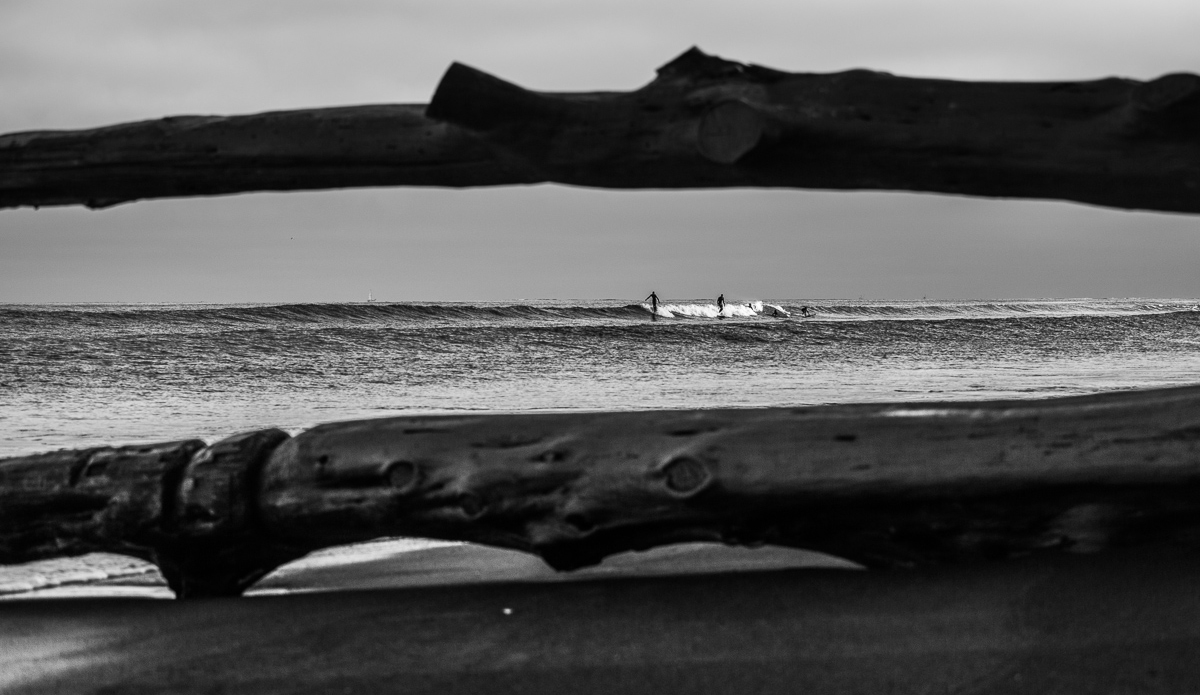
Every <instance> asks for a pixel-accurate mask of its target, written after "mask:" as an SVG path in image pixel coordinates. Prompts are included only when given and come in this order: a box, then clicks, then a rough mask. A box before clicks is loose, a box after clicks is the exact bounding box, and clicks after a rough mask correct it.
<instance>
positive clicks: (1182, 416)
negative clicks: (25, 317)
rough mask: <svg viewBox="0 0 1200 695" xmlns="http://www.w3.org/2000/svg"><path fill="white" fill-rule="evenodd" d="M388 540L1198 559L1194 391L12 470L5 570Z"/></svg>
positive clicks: (160, 452)
mask: <svg viewBox="0 0 1200 695" xmlns="http://www.w3.org/2000/svg"><path fill="white" fill-rule="evenodd" d="M383 536H419V537H428V538H439V539H448V540H462V541H472V542H477V543H484V544H489V545H494V546H502V547H507V548H515V549H518V550H523V551H527V552H531V553H535V554H537V555H539V556H540V557H542V558H543V559H544V560H545V561H546V562H547V563H549V564H550V565H551V566H553V567H555V568H558V569H561V570H569V569H573V568H577V567H582V566H586V565H589V564H594V563H597V562H600V561H601V560H602V559H603V558H604V557H606V556H608V555H612V554H614V553H618V552H622V551H626V550H637V549H645V548H650V547H653V546H657V545H663V544H669V543H675V542H681V541H696V540H710V541H721V542H725V543H731V544H750V545H753V544H760V543H775V544H782V545H790V546H796V547H803V548H808V549H813V550H819V551H824V552H828V553H831V554H834V555H838V556H841V557H844V558H848V559H850V560H854V561H856V562H859V563H861V564H864V565H866V566H868V567H888V566H911V565H918V564H929V563H944V562H960V561H970V560H983V559H999V558H1006V557H1012V556H1016V555H1024V554H1028V553H1033V552H1042V551H1050V550H1071V551H1096V550H1100V549H1103V548H1105V547H1106V546H1110V545H1121V546H1125V545H1137V544H1148V543H1160V542H1173V543H1180V544H1187V545H1190V546H1195V545H1196V544H1198V543H1200V387H1185V388H1178V389H1164V390H1153V391H1131V392H1118V393H1110V394H1101V395H1095V396H1085V397H1074V398H1063V399H1053V400H1042V401H997V402H975V403H972V402H965V403H964V402H957V403H903V404H869V405H842V406H821V407H804V408H773V409H748V410H700V411H654V412H626V413H563V414H537V415H530V414H516V415H478V416H422V417H400V418H386V419H378V420H364V421H356V422H341V423H333V424H327V425H322V426H319V427H316V428H313V429H311V430H309V431H307V432H304V433H302V434H300V435H298V436H296V437H288V435H287V434H285V433H283V432H280V431H278V430H262V431H258V432H251V433H247V434H242V435H238V436H236V437H232V438H229V439H226V440H223V441H220V442H217V443H215V444H212V445H209V446H205V445H204V443H203V442H201V441H198V440H189V441H184V442H171V443H166V444H156V445H148V446H132V447H122V448H100V449H88V450H80V451H60V452H55V453H51V454H43V455H39V456H29V457H22V458H15V459H7V460H3V461H0V562H3V563H16V562H25V561H29V560H34V559H39V558H46V557H53V556H59V555H73V554H80V553H84V552H91V551H108V552H117V553H125V554H129V555H134V556H137V557H142V558H146V559H148V560H151V561H153V562H155V563H157V564H158V565H159V566H160V567H161V568H162V570H163V573H164V575H165V576H166V578H167V580H168V582H169V583H170V585H171V587H172V588H173V589H174V590H175V591H176V593H177V595H178V596H180V597H195V596H214V595H237V594H239V593H240V592H242V591H244V590H245V589H246V588H247V587H248V586H250V585H251V584H252V583H253V582H254V581H256V580H257V579H258V578H260V577H261V576H263V575H264V574H266V573H267V572H269V571H270V570H271V569H273V568H274V567H277V566H279V565H280V564H283V563H284V562H287V561H289V560H291V559H294V558H297V557H300V556H302V555H304V554H305V553H307V552H310V551H312V550H315V549H318V548H322V547H327V546H331V545H337V544H342V543H350V542H355V541H364V540H369V539H373V538H378V537H383Z"/></svg>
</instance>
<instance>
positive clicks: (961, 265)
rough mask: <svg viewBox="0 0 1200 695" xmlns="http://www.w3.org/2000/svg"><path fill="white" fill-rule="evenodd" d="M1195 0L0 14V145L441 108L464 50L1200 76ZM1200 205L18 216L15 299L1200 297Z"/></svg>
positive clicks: (477, 193) (618, 3) (337, 206)
mask: <svg viewBox="0 0 1200 695" xmlns="http://www.w3.org/2000/svg"><path fill="white" fill-rule="evenodd" d="M1196 27H1200V2H1196V1H1195V0H1137V1H1136V2H1135V1H1128V0H1108V1H1106V2H1102V3H1101V2H1095V0H1090V1H1083V0H1038V1H1034V0H1005V1H1004V2H977V1H974V0H914V1H902V0H897V1H892V2H886V1H883V0H836V1H829V2H825V1H821V2H816V1H812V0H738V1H737V2H733V1H727V2H711V1H707V0H686V1H685V0H637V1H634V0H606V1H605V2H567V1H557V0H465V1H455V0H435V1H428V2H426V1H413V2H406V1H403V0H393V1H384V0H321V1H318V0H205V2H202V3H200V2H169V1H164V0H102V1H100V0H0V94H2V95H3V99H0V132H13V131H21V130H38V129H54V128H87V127H95V126H100V125H107V124H111V123H116V122H121V121H129V120H141V119H146V118H158V117H161V116H167V115H179V114H236V113H253V112H258V111H268V110H276V109H288V108H306V107H320V106H340V105H353V104H364V103H414V102H427V101H428V100H429V97H430V96H431V95H432V93H433V90H434V88H435V87H436V85H437V82H438V79H439V78H440V77H441V74H442V72H443V71H444V70H445V69H446V67H447V66H449V64H450V63H451V62H453V61H459V62H464V63H468V64H470V65H473V66H475V67H478V68H480V69H483V70H486V71H488V72H491V73H492V74H495V75H497V76H500V77H503V78H505V79H507V80H510V81H513V82H516V83H518V84H521V85H523V86H526V87H529V88H532V89H542V90H549V91H592V90H629V89H635V88H637V87H639V86H641V85H643V84H645V83H646V82H648V81H649V80H650V79H652V78H653V75H654V68H656V67H658V66H659V65H661V64H663V63H665V62H667V61H668V60H670V59H671V58H673V57H674V56H675V55H677V54H679V53H681V52H682V51H684V50H685V49H687V48H688V47H689V46H692V45H697V46H699V47H700V48H702V49H703V50H705V51H707V52H709V53H715V54H717V55H721V56H722V57H725V58H729V59H734V60H739V61H743V62H753V63H759V64H763V65H768V66H771V67H775V68H779V69H784V70H791V71H797V72H831V71H837V70H844V69H848V68H856V67H861V68H870V69H876V70H887V71H890V72H894V73H896V74H900V75H909V76H918V77H948V78H956V79H973V80H1062V79H1091V78H1097V77H1104V76H1109V75H1118V76H1124V77H1132V78H1137V79H1150V78H1153V77H1156V76H1158V75H1161V74H1164V73H1168V72H1178V71H1189V72H1200V41H1197V39H1196V36H1195V29H1196ZM1198 266H1200V216H1185V215H1175V214H1164V213H1147V212H1124V211H1116V210H1106V209H1101V208H1096V207H1089V206H1084V205H1079V204H1073V203H1059V202H1047V201H1011V200H1004V201H1001V200H984V199H970V198H963V197H954V196H937V195H928V194H912V193H891V192H817V191H796V190H788V191H778V190H774V191H760V190H720V191H671V192H664V191H619V192H614V191H596V190H587V189H579V188H570V187H563V186H553V185H540V186H524V187H505V188H498V189H479V190H465V191H459V190H440V189H417V188H408V189H404V188H391V189H360V190H348V191H322V192H311V193H286V194H278V193H260V194H245V195H237V196H225V197H214V198H194V199H181V200H160V201H148V202H139V203H132V204H127V205H122V206H118V207H115V208H110V209H106V210H99V211H91V210H86V209H83V208H76V207H71V208H43V209H41V210H37V211H34V210H0V303H41V302H337V301H360V300H363V299H365V298H366V296H367V293H368V292H371V293H373V295H374V296H375V297H376V298H378V299H380V300H383V301H439V300H440V301H472V300H493V301H501V300H510V299H514V300H515V299H572V298H579V299H589V298H591V299H600V298H621V299H640V298H641V297H644V296H645V295H646V294H648V293H649V292H650V291H651V290H655V291H657V292H658V294H659V295H660V296H662V297H663V298H664V299H670V298H685V297H686V298H699V297H708V296H715V295H716V294H717V293H724V294H725V296H726V297H729V298H735V299H760V298H761V299H772V298H773V299H788V298H796V299H800V298H857V297H866V298H872V299H919V298H921V297H930V298H935V297H936V298H961V299H969V298H1019V297H1126V296H1141V297H1200V272H1198V271H1197V267H1198Z"/></svg>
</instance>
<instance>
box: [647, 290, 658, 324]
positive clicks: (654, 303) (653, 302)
mask: <svg viewBox="0 0 1200 695" xmlns="http://www.w3.org/2000/svg"><path fill="white" fill-rule="evenodd" d="M646 301H647V302H650V320H652V321H657V320H658V295H657V294H655V293H654V290H651V291H650V296H649V297H646Z"/></svg>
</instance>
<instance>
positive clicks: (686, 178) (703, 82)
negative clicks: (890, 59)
mask: <svg viewBox="0 0 1200 695" xmlns="http://www.w3.org/2000/svg"><path fill="white" fill-rule="evenodd" d="M539 182H554V183H562V184H571V185H579V186H593V187H601V188H713V187H748V186H753V187H792V188H812V189H845V190H849V189H875V190H910V191H927V192H936V193H951V194H962V195H976V196H991V197H1017V198H1043V199H1061V200H1071V201H1077V202H1083V203H1090V204H1094V205H1103V206H1109V207H1117V208H1140V209H1149V210H1163V211H1175V212H1187V213H1197V212H1200V76H1197V75H1193V74H1187V73H1177V74H1171V75H1166V76H1164V77H1160V78H1158V79H1156V80H1153V81H1150V82H1139V81H1136V80H1129V79H1119V78H1109V79H1102V80H1095V81H1088V82H1045V83H1018V82H962V81H953V80H935V79H916V78H905V77H896V76H894V75H891V74H888V73H882V72H872V71H869V70H851V71H848V72H841V73H833V74H811V73H787V72H781V71H778V70H773V69H769V68H764V67H760V66H755V65H744V64H741V63H736V62H731V61H727V60H723V59H721V58H717V57H713V56H709V55H706V54H704V53H702V52H700V51H699V50H697V49H691V50H689V51H687V52H686V53H684V54H683V55H681V56H679V57H678V58H676V59H675V60H673V61H671V62H670V63H668V64H667V65H664V66H663V67H662V68H660V69H659V70H658V76H657V78H656V79H654V80H653V81H652V82H650V83H649V84H647V85H646V86H644V87H642V88H641V89H638V90H635V91H632V92H597V93H546V92H533V91H529V90H526V89H523V88H521V87H518V86H516V85H513V84H510V83H507V82H504V81H502V80H499V79H497V78H495V77H492V76H490V75H487V74H485V73H482V72H479V71H478V70H475V69H473V68H470V67H467V66H464V65H460V64H457V63H456V64H454V65H452V66H451V67H450V69H449V70H448V71H447V73H446V75H445V76H444V77H443V78H442V81H441V83H440V84H439V85H438V87H437V90H436V93H435V94H434V97H433V100H432V102H431V103H430V104H429V105H428V108H426V107H425V106H424V105H390V106H386V105H385V106H360V107H348V108H339V109H315V110H307V111H288V112H276V113H264V114H259V115H254V116H236V117H200V116H192V117H177V118H166V119H162V120H157V121H145V122H141V123H130V124H125V125H118V126H112V127H108V128H100V129H96V130H81V131H42V132H26V133H14V134H9V135H4V136H0V207H15V206H40V205H70V204H83V205H88V206H90V207H104V206H108V205H115V204H117V203H121V202H127V201H132V200H138V199H143V198H160V197H178V196H195V195H216V194H225V193H235V192H241V191H263V190H299V189H322V188H348V187H360V186H398V185H402V186H454V187H465V186H491V185H505V184H528V183H539Z"/></svg>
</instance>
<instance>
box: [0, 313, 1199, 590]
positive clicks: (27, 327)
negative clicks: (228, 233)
mask: <svg viewBox="0 0 1200 695" xmlns="http://www.w3.org/2000/svg"><path fill="white" fill-rule="evenodd" d="M805 308H807V310H808V313H809V314H811V316H810V317H807V318H806V317H804V316H803V313H804V309H805ZM1195 383H1200V303H1198V301H1197V300H1196V299H1145V298H1132V299H1028V300H953V301H943V300H918V301H878V300H821V299H804V300H786V299H785V300H779V299H771V298H766V299H763V298H753V297H750V298H742V299H736V298H731V299H730V300H729V302H728V303H727V304H726V306H725V311H724V312H718V310H717V306H716V304H715V302H714V301H713V300H711V299H686V298H685V299H674V298H667V299H665V300H663V301H661V302H660V304H659V313H658V315H657V316H655V315H653V314H652V313H651V311H650V306H649V305H646V304H643V303H642V302H641V301H637V300H633V301H631V300H587V301H560V300H537V301H528V300H521V301H512V302H475V303H429V302H427V303H384V302H371V303H355V304H302V305H252V304H245V305H211V304H191V305H168V304H135V305H112V304H78V305H0V457H9V456H18V455H23V454H30V453H38V452H43V451H50V450H54V449H59V448H63V447H71V448H79V447H91V446H102V445H119V444H135V443H145V442H154V441H168V440H175V439H184V438H194V437H199V438H203V439H207V440H210V441H212V440H216V439H219V438H222V437H226V436H229V435H231V434H234V433H237V432H241V431H246V430H251V429H258V428H263V427H280V428H283V429H285V430H288V431H291V432H297V431H300V430H302V429H304V428H307V427H311V426H312V425H315V424H317V423H320V422H329V421H335V420H345V419H358V418H369V417H384V416H388V415H400V414H403V415H414V414H422V413H455V412H463V411H470V412H539V411H570V410H648V409H671V408H729V407H760V406H794V405H816V404H824V403H846V402H867V401H874V402H879V401H929V402H932V401H941V400H977V399H997V398H1020V399H1027V398H1045V397H1049V396H1063V395H1074V394H1084V393H1094V392H1099V391H1110V390H1117V389H1134V388H1148V387H1161V386H1172V385H1184V384H1195ZM35 564H36V566H34V567H23V568H0V594H2V593H6V592H8V593H19V592H22V591H27V590H28V589H30V588H40V587H41V588H44V587H47V586H55V585H66V586H73V585H81V584H82V585H87V584H89V583H91V584H95V583H96V582H105V581H109V580H111V579H112V578H113V577H118V578H123V581H125V582H126V583H129V582H133V583H135V584H136V583H138V582H148V583H149V584H150V585H152V587H153V590H154V591H157V592H159V593H164V594H165V588H164V587H162V584H161V578H159V577H158V576H157V573H156V572H153V571H151V570H150V569H149V566H147V565H145V564H144V563H131V561H129V560H127V559H123V558H115V557H113V556H89V557H87V558H81V559H71V560H61V561H54V562H53V563H50V564H49V565H47V564H45V563H35Z"/></svg>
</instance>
